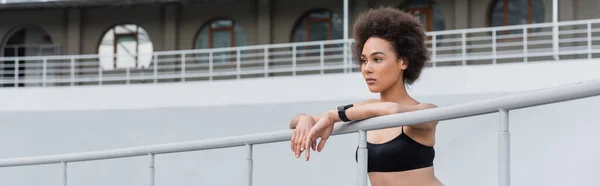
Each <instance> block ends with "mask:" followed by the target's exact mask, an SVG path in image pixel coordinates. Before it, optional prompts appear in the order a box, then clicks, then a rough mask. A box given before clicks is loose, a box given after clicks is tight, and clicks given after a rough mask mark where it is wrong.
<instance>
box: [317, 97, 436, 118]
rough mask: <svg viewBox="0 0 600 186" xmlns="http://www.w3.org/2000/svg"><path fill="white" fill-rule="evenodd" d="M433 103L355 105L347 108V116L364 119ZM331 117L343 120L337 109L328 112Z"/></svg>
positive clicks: (427, 106)
mask: <svg viewBox="0 0 600 186" xmlns="http://www.w3.org/2000/svg"><path fill="white" fill-rule="evenodd" d="M434 107H435V105H432V104H419V105H411V106H403V105H400V104H397V103H393V102H379V103H373V104H367V105H361V106H355V107H352V108H349V109H347V110H346V117H347V118H348V119H349V120H352V121H356V120H364V119H368V118H372V117H378V116H384V115H390V114H397V113H403V112H412V111H417V110H423V109H428V108H434ZM327 115H328V116H329V117H331V119H332V120H333V121H334V123H335V122H340V121H342V120H341V119H340V118H339V116H338V113H337V110H331V111H329V112H328V113H327Z"/></svg>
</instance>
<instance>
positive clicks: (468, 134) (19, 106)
mask: <svg viewBox="0 0 600 186" xmlns="http://www.w3.org/2000/svg"><path fill="white" fill-rule="evenodd" d="M597 69H600V63H598V62H597V61H561V62H549V63H529V64H512V65H497V66H470V67H455V68H454V67H448V68H436V69H427V70H426V71H425V72H424V74H423V77H422V79H421V80H420V81H419V82H417V83H416V84H415V86H412V87H411V88H410V92H411V93H412V94H413V95H414V96H415V97H417V98H418V99H419V100H420V101H422V102H432V103H435V104H438V105H439V106H448V105H453V104H460V103H464V102H467V101H474V100H481V99H485V98H492V97H495V96H500V95H506V94H508V93H514V92H521V91H529V90H535V89H540V88H544V87H551V86H558V85H563V84H567V83H573V82H578V81H583V80H590V79H596V78H600V74H598V73H597ZM361 79H362V78H361V76H360V74H358V73H354V74H346V75H341V74H336V75H326V76H305V77H294V78H291V77H290V78H287V77H284V78H271V79H255V80H242V81H235V80H234V81H218V82H193V83H178V84H160V85H132V86H122V85H118V86H102V87H97V86H90V87H74V88H73V87H64V88H60V87H49V88H27V89H0V94H1V95H2V96H1V97H0V101H1V102H2V103H3V104H2V105H0V121H2V125H1V126H2V130H0V147H2V153H0V158H12V157H23V156H38V155H48V154H57V153H71V152H82V151H92V150H105V149H112V148H123V147H131V146H139V145H151V144H157V143H170V142H181V141H189V140H199V139H208V138H217V137H226V136H234V135H242V134H250V133H257V132H269V131H274V130H284V129H285V128H286V127H287V125H288V122H289V119H290V118H291V117H292V116H293V115H295V114H297V113H307V114H320V113H322V112H323V111H326V110H329V109H332V108H335V106H337V105H340V104H345V103H349V102H354V101H357V100H362V99H367V98H373V97H375V98H376V95H374V94H371V93H370V92H368V90H367V89H366V86H365V84H364V83H363V81H362V80H361ZM598 110H600V97H593V98H587V99H582V100H577V101H570V102H565V103H557V104H552V105H546V106H539V107H534V108H527V109H520V110H515V111H512V112H511V119H510V122H511V132H512V145H513V146H512V147H513V148H512V162H513V164H512V171H513V172H512V178H513V182H512V183H513V185H516V186H529V185H549V186H553V185H556V186H562V185H578V186H580V185H583V186H592V185H599V184H600V182H599V181H598V180H597V179H593V178H595V175H597V174H598V173H600V171H599V170H597V169H596V167H597V166H594V165H598V162H599V161H598V160H596V157H598V156H599V155H600V150H599V149H598V148H594V147H595V146H597V145H596V144H595V143H596V142H597V141H598V140H600V137H599V136H598V135H595V133H596V131H598V130H600V127H599V126H600V125H598V124H600V123H599V122H598V121H600V116H599V115H598V114H597V111H598ZM497 122H498V116H497V115H496V114H488V115H483V116H477V117H471V118H465V119H455V120H450V121H443V122H441V124H440V126H439V132H438V133H437V136H436V137H437V145H436V150H437V155H436V159H435V164H436V173H437V175H438V177H439V178H440V179H441V180H442V181H443V182H444V183H445V184H446V185H473V186H476V185H477V186H479V185H495V183H496V176H497V172H496V170H497V165H496V161H497V156H496V149H497V130H498V127H497V126H498V124H497ZM356 142H357V139H356V135H354V134H348V135H342V136H336V137H334V138H332V139H330V140H329V142H328V144H327V147H326V148H325V150H324V151H323V152H322V153H314V157H313V160H312V161H310V162H308V163H306V162H304V161H302V160H299V159H294V158H293V156H292V154H291V152H290V150H289V144H288V143H287V142H282V143H275V144H267V145H258V146H256V147H255V150H254V152H255V156H254V157H255V161H254V165H255V174H254V175H255V177H254V180H255V182H254V184H255V185H264V186H275V185H293V186H296V185H297V186H300V185H306V182H305V181H298V180H300V179H299V178H300V177H301V178H307V177H310V178H311V179H312V181H310V183H311V185H354V183H355V181H356V180H355V178H356V172H355V168H356V163H355V162H354V150H355V147H356ZM244 152H245V150H244V148H231V149H220V150H210V151H203V152H189V153H181V154H169V155H158V156H157V157H156V185H157V186H161V185H163V186H164V185H178V186H193V185H194V186H195V185H241V184H243V183H244V179H232V178H234V176H243V175H244V169H245V167H244V165H245V153H244ZM148 163H149V160H148V158H147V157H136V158H127V159H116V160H102V161H94V162H79V163H73V164H69V168H68V180H69V183H68V184H69V186H101V185H115V186H133V185H139V186H142V185H148V178H149V170H148ZM31 178H35V179H31ZM61 180H62V178H61V165H44V166H28V167H16V168H0V183H2V185H13V186H42V185H60V184H61Z"/></svg>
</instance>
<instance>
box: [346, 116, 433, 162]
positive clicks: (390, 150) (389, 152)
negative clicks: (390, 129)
mask: <svg viewBox="0 0 600 186" xmlns="http://www.w3.org/2000/svg"><path fill="white" fill-rule="evenodd" d="M367 149H368V156H367V158H368V160H367V172H397V171H407V170H413V169H419V168H424V167H430V166H433V158H434V157H435V150H434V148H433V147H430V146H425V145H423V144H420V143H419V142H417V141H415V140H413V139H412V138H410V137H409V136H407V135H406V134H404V127H402V133H401V134H400V135H398V136H397V137H396V138H394V139H392V140H390V141H388V142H385V143H382V144H372V143H369V142H367ZM356 150H357V151H356V154H355V158H356V160H357V162H358V147H357V149H356Z"/></svg>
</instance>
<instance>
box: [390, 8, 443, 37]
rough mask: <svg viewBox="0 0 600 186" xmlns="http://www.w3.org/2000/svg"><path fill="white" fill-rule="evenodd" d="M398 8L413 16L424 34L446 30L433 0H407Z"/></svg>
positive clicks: (440, 12) (439, 11) (440, 11)
mask: <svg viewBox="0 0 600 186" xmlns="http://www.w3.org/2000/svg"><path fill="white" fill-rule="evenodd" d="M399 7H400V9H401V10H402V11H404V12H407V13H410V14H412V15H413V16H415V17H416V18H417V19H418V20H419V22H420V23H421V25H423V27H424V28H425V31H426V32H429V31H439V30H445V29H446V24H445V23H444V15H442V10H441V8H440V6H439V5H438V4H437V3H435V2H434V1H433V0H407V1H405V2H404V3H402V4H400V6H399Z"/></svg>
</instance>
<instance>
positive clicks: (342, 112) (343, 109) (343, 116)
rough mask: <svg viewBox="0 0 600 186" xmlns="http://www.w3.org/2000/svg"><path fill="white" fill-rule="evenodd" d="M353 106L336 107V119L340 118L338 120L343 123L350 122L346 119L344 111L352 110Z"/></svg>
mask: <svg viewBox="0 0 600 186" xmlns="http://www.w3.org/2000/svg"><path fill="white" fill-rule="evenodd" d="M353 106H354V105H353V104H350V105H344V106H339V107H337V110H338V117H340V119H341V120H342V121H344V122H349V121H350V120H349V119H348V117H346V109H349V108H352V107H353Z"/></svg>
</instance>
